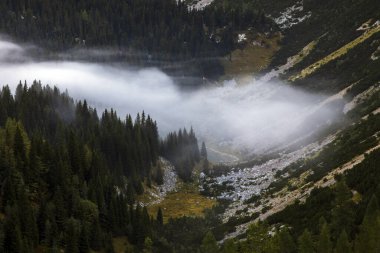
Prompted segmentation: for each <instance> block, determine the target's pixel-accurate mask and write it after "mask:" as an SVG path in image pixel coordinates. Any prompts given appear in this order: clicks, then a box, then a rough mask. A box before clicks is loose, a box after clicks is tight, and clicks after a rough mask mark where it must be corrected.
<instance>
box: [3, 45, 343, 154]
mask: <svg viewBox="0 0 380 253" xmlns="http://www.w3.org/2000/svg"><path fill="white" fill-rule="evenodd" d="M20 80H21V81H22V82H24V81H27V83H28V84H31V83H32V82H33V81H34V80H38V81H41V82H42V84H43V85H47V84H49V85H51V86H57V87H59V88H60V89H61V90H66V89H67V90H68V92H69V94H70V95H71V96H73V97H74V98H75V99H78V100H79V99H86V100H87V102H88V103H89V104H90V105H91V106H93V107H95V108H97V110H98V111H103V110H104V109H105V108H114V109H115V110H116V111H117V113H118V115H119V116H120V117H121V118H123V117H124V116H125V114H127V113H128V114H132V115H136V114H137V113H138V112H142V111H143V110H144V111H145V112H146V113H147V114H149V115H151V116H152V117H153V119H155V120H156V121H157V123H158V127H159V131H160V133H161V135H165V134H166V133H168V132H170V131H175V130H178V129H179V128H182V127H190V126H192V127H193V128H194V130H195V132H196V134H197V136H198V137H199V139H200V140H204V141H206V143H207V145H208V146H209V147H212V148H214V149H217V150H220V151H223V152H230V151H231V152H235V153H239V152H240V151H243V150H244V151H245V152H246V151H248V152H250V153H260V152H263V151H265V150H268V149H269V148H273V147H276V146H278V145H280V144H282V143H284V142H285V141H289V137H290V136H295V135H297V134H298V131H300V126H305V123H306V124H309V125H310V126H314V125H318V124H322V123H323V122H325V121H327V120H330V121H331V119H333V118H334V117H335V113H336V112H335V111H334V110H333V109H329V108H323V109H318V117H317V119H318V121H319V122H315V121H310V122H309V123H308V122H305V119H307V118H308V117H309V116H310V114H311V112H313V113H315V111H316V109H315V108H318V102H320V101H322V100H323V97H320V96H317V95H313V94H308V93H305V92H303V91H300V90H297V89H295V88H292V87H290V86H289V85H286V84H283V83H281V82H261V81H260V80H256V81H255V80H253V79H252V81H251V82H250V83H248V84H245V85H238V84H237V83H236V82H235V81H234V80H231V81H225V82H223V83H220V84H219V85H214V86H212V87H209V88H200V89H196V90H193V91H188V90H187V91H186V90H183V89H180V88H179V87H178V85H177V84H176V83H175V81H174V79H173V78H171V77H170V76H168V75H167V74H165V73H163V72H162V71H160V70H159V69H155V68H145V69H136V68H130V67H125V66H115V65H107V64H95V63H90V62H74V61H37V60H33V59H32V58H31V56H30V55H29V54H28V47H26V46H21V45H18V44H15V43H12V42H10V41H5V40H0V84H1V85H6V84H8V85H9V86H10V87H11V89H12V90H13V91H14V90H15V87H16V86H17V84H18V83H19V82H20Z"/></svg>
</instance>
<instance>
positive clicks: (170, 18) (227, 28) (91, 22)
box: [0, 0, 271, 58]
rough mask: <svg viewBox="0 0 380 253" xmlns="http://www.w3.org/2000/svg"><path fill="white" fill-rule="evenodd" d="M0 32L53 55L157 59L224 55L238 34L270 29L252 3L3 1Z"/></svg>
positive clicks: (125, 0)
mask: <svg viewBox="0 0 380 253" xmlns="http://www.w3.org/2000/svg"><path fill="white" fill-rule="evenodd" d="M0 13H2V15H1V16H0V31H1V32H3V33H6V34H9V35H11V36H13V37H15V38H17V39H18V40H20V41H25V42H33V43H36V44H38V45H42V46H45V47H48V48H50V49H54V50H58V51H59V50H64V49H69V48H72V47H86V46H87V47H96V46H109V47H115V48H118V49H120V50H126V49H135V50H136V51H139V52H142V53H144V54H153V55H155V56H159V57H163V56H164V58H165V57H167V56H170V57H174V56H175V57H180V58H184V57H185V58H188V57H197V56H198V57H199V56H215V55H223V54H225V53H226V52H229V51H230V50H231V49H232V48H233V47H234V40H236V38H235V35H236V32H237V31H238V30H241V29H247V28H249V27H253V28H254V29H256V30H259V31H263V30H268V29H269V28H270V27H271V21H270V20H269V19H267V18H266V17H265V15H264V14H263V12H261V11H260V10H258V8H257V7H256V6H255V5H254V4H252V3H251V2H248V1H243V0H239V1H217V3H215V4H213V5H212V7H208V8H206V10H204V11H196V10H190V9H189V8H188V6H187V5H186V3H184V2H183V1H176V0H144V1H142V0H137V1H135V0H133V1H132V0H66V1H61V0H4V1H1V2H0Z"/></svg>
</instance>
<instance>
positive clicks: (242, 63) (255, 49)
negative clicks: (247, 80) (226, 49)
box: [222, 33, 281, 79]
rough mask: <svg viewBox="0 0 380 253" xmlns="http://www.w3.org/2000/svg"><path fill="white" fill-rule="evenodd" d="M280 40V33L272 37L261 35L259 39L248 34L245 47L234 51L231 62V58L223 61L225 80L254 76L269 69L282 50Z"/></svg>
mask: <svg viewBox="0 0 380 253" xmlns="http://www.w3.org/2000/svg"><path fill="white" fill-rule="evenodd" d="M280 40H281V35H280V34H279V33H278V34H275V35H272V36H264V35H259V36H258V37H257V38H252V37H251V36H250V35H249V34H248V33H247V41H246V42H245V43H246V44H245V46H243V47H242V48H241V49H236V50H234V51H233V52H232V55H231V60H230V58H229V56H227V57H225V59H223V61H222V64H223V66H224V69H225V77H224V78H226V79H227V78H230V77H236V76H244V75H247V74H251V75H252V74H254V73H257V72H259V71H261V70H263V69H265V68H266V67H268V65H269V63H270V62H271V59H272V57H273V56H274V55H275V53H276V52H277V51H278V50H279V49H280V45H279V43H280ZM254 43H260V44H261V45H257V44H254Z"/></svg>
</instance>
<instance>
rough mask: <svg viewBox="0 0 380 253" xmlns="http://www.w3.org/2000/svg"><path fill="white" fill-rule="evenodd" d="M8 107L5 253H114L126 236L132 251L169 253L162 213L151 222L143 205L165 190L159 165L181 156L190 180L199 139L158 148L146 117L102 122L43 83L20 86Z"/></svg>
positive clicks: (3, 154) (3, 144) (2, 131)
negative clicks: (148, 195) (141, 198)
mask: <svg viewBox="0 0 380 253" xmlns="http://www.w3.org/2000/svg"><path fill="white" fill-rule="evenodd" d="M0 105H1V106H0V108H1V111H0V184H1V192H0V197H1V198H0V199H1V203H0V216H1V217H0V251H1V252H35V251H36V250H38V252H59V251H60V250H62V249H63V250H65V252H90V250H93V251H99V250H101V251H103V252H113V250H114V248H113V244H112V241H113V238H115V237H120V236H126V237H127V238H128V242H129V243H130V245H131V250H133V249H135V250H137V251H140V250H142V249H144V248H145V250H147V247H148V246H149V245H150V246H149V247H152V248H154V249H158V250H159V251H160V252H170V249H171V245H170V244H168V243H165V242H163V241H162V239H160V238H161V237H162V236H161V235H160V233H161V232H160V231H162V229H163V221H162V210H161V209H159V211H158V214H157V218H152V217H150V216H149V214H148V211H147V208H146V207H142V206H140V204H138V203H137V202H136V201H135V199H136V196H137V195H139V194H142V193H143V191H144V188H145V187H149V185H151V184H160V183H162V180H163V179H162V172H161V173H160V170H161V168H160V166H159V163H158V156H159V155H162V154H164V153H165V154H166V153H167V152H169V153H167V154H173V155H174V153H170V152H173V150H181V153H179V155H183V159H184V160H178V162H182V161H186V162H190V164H189V165H187V166H188V167H186V169H187V170H189V171H190V173H191V170H192V168H191V166H193V165H194V162H195V161H197V160H199V149H198V144H197V139H196V137H195V134H194V132H193V131H192V130H191V131H190V133H187V131H186V130H185V129H184V130H183V132H182V130H181V131H179V133H178V134H177V133H173V134H171V136H176V137H177V138H178V140H179V142H176V143H171V142H168V143H170V144H168V143H167V142H166V141H162V144H160V139H159V136H158V132H157V125H156V123H155V122H154V121H153V120H152V118H151V117H150V116H149V115H148V116H147V115H146V114H145V113H144V112H143V113H141V114H138V115H137V117H136V118H135V119H134V120H132V117H131V116H130V115H127V116H126V118H125V120H121V119H120V118H119V117H118V116H117V114H116V112H115V111H113V110H112V109H111V110H109V111H108V110H105V111H104V112H103V113H102V115H101V117H98V113H97V111H96V110H95V109H93V108H91V107H89V106H88V105H87V103H86V101H79V102H74V101H73V99H72V98H71V97H70V96H69V95H68V93H67V92H66V93H61V92H60V91H59V90H58V89H57V88H51V87H49V86H42V85H41V83H38V82H34V83H33V85H32V86H30V87H28V86H27V85H26V84H24V85H23V84H21V83H20V84H19V85H18V86H17V89H16V92H15V95H12V93H11V91H10V89H9V87H8V86H4V87H3V88H2V90H1V92H0ZM160 145H163V146H165V147H170V148H167V149H165V151H162V150H161V147H160ZM189 149H190V150H189ZM194 155H195V156H196V157H194ZM192 159H194V160H192ZM181 169H182V167H180V170H181ZM184 173H185V172H184ZM184 175H187V174H186V173H185V174H184ZM169 226H170V225H169ZM198 236H199V235H198ZM168 238H170V237H168ZM150 243H152V245H151V244H150ZM149 247H148V248H149ZM168 250H169V251H168ZM131 252H132V251H131ZM183 252H186V251H183Z"/></svg>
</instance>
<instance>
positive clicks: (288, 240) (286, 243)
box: [278, 228, 297, 253]
mask: <svg viewBox="0 0 380 253" xmlns="http://www.w3.org/2000/svg"><path fill="white" fill-rule="evenodd" d="M278 237H279V239H278V241H279V251H280V252H281V253H296V252H297V246H296V244H295V242H294V240H293V238H292V236H291V235H290V233H289V230H288V229H287V228H284V229H282V230H281V231H280V232H279V235H278Z"/></svg>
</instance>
